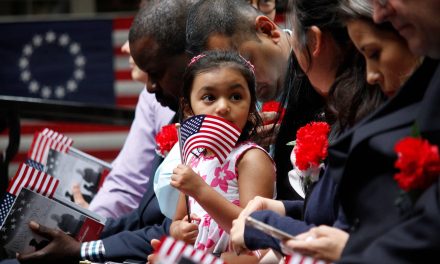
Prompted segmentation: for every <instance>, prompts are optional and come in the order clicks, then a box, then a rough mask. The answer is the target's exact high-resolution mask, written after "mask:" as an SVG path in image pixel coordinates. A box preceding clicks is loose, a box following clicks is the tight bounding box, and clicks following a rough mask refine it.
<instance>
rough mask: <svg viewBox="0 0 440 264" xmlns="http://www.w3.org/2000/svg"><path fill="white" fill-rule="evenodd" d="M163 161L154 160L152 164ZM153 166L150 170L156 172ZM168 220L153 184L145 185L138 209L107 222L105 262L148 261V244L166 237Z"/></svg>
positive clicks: (105, 230)
mask: <svg viewBox="0 0 440 264" xmlns="http://www.w3.org/2000/svg"><path fill="white" fill-rule="evenodd" d="M161 161H162V159H160V157H157V158H156V160H155V163H157V164H160V162H161ZM156 167H157V166H156V165H155V166H153V169H154V170H155V169H156ZM170 225H171V220H170V219H166V218H165V216H164V215H163V214H162V212H161V211H160V207H159V203H158V202H157V198H156V195H155V193H154V189H153V180H150V181H149V183H148V187H147V191H146V192H145V194H144V196H143V197H142V200H141V203H140V205H139V207H138V208H137V209H136V210H134V211H133V212H131V213H130V214H127V215H125V216H123V217H120V218H118V219H108V220H107V222H106V225H105V228H104V230H103V232H102V234H101V239H102V241H103V243H104V248H105V256H106V260H112V261H124V260H125V259H136V260H144V261H146V260H147V256H148V254H150V253H152V248H151V245H150V241H151V239H153V238H156V239H160V238H162V237H163V236H165V235H168V234H169V227H170Z"/></svg>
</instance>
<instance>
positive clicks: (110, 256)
mask: <svg viewBox="0 0 440 264" xmlns="http://www.w3.org/2000/svg"><path fill="white" fill-rule="evenodd" d="M170 225H171V219H168V218H165V219H164V220H163V222H162V224H158V225H153V226H146V227H144V228H142V229H139V230H136V231H122V232H119V233H117V234H115V235H112V236H109V237H107V238H104V239H103V240H102V241H103V243H104V248H105V256H106V260H111V261H120V262H122V261H124V260H126V259H135V260H142V261H146V260H147V257H148V255H149V254H151V253H152V252H153V248H152V247H151V245H150V241H151V240H152V239H154V238H155V239H161V238H162V237H164V236H166V235H168V234H169V227H170Z"/></svg>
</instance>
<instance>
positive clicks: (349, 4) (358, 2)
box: [340, 0, 373, 20]
mask: <svg viewBox="0 0 440 264" xmlns="http://www.w3.org/2000/svg"><path fill="white" fill-rule="evenodd" d="M340 13H341V15H342V16H343V17H344V18H346V19H368V20H373V5H372V4H371V1H365V0H343V1H341V4H340Z"/></svg>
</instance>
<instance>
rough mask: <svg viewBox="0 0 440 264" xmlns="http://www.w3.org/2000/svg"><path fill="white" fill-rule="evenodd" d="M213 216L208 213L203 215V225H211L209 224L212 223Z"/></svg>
mask: <svg viewBox="0 0 440 264" xmlns="http://www.w3.org/2000/svg"><path fill="white" fill-rule="evenodd" d="M211 219H212V218H211V216H210V215H208V214H206V215H204V216H203V226H209V224H210V223H211Z"/></svg>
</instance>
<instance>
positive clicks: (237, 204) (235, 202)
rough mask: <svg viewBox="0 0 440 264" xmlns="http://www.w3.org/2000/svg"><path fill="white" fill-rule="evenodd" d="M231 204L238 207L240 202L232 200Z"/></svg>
mask: <svg viewBox="0 0 440 264" xmlns="http://www.w3.org/2000/svg"><path fill="white" fill-rule="evenodd" d="M232 203H233V204H235V205H236V206H240V200H233V201H232Z"/></svg>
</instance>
